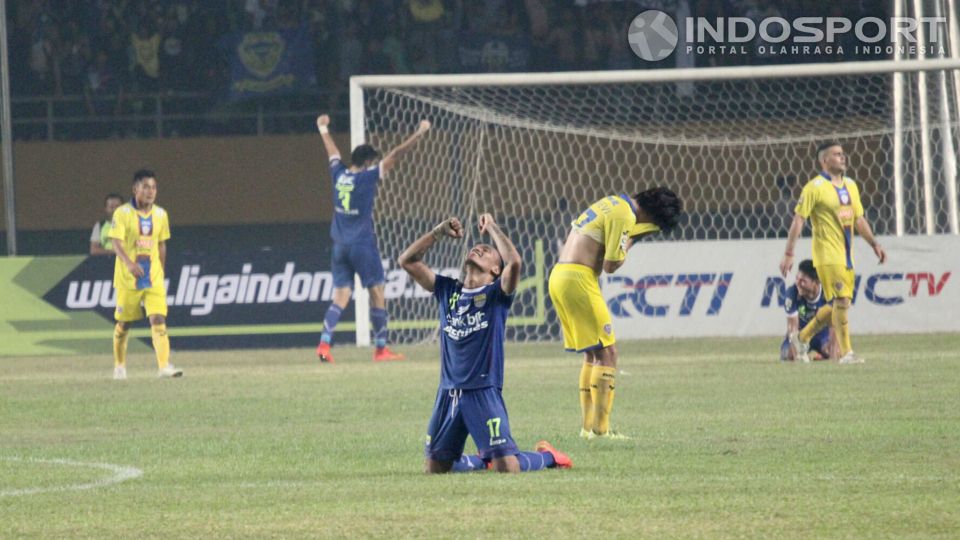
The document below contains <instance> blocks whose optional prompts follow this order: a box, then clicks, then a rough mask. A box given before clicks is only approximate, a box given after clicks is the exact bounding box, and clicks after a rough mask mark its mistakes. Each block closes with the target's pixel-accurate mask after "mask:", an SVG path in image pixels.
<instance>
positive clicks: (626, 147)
mask: <svg viewBox="0 0 960 540" xmlns="http://www.w3.org/2000/svg"><path fill="white" fill-rule="evenodd" d="M958 66H960V63H957V62H952V63H951V62H950V61H927V62H925V63H919V62H896V63H894V62H871V63H856V64H822V65H807V66H776V67H767V68H719V69H697V70H671V71H669V72H665V71H652V70H651V71H641V72H601V73H576V74H539V75H533V74H530V75H501V76H443V77H440V76H433V77H429V76H428V77H364V78H359V79H354V80H353V81H352V84H353V85H354V87H355V89H356V88H359V89H362V101H360V102H358V100H354V104H353V110H352V115H353V119H352V120H353V125H354V129H355V130H356V129H357V127H358V126H362V127H363V138H364V139H365V140H366V141H367V142H369V143H371V144H373V145H374V146H375V147H377V148H378V149H380V150H381V151H384V152H385V151H387V150H388V149H389V148H391V147H393V146H395V145H397V144H399V143H400V141H401V140H402V139H403V138H404V137H405V136H407V135H409V134H410V133H411V132H412V130H413V129H414V128H415V126H416V124H417V122H418V121H419V120H420V119H423V118H427V119H430V120H431V121H432V122H433V129H432V130H431V132H430V133H429V134H428V135H427V136H426V137H424V139H422V140H421V142H420V143H419V144H418V145H417V146H416V147H415V148H414V149H413V150H412V151H410V152H409V153H407V154H406V155H405V156H404V158H403V160H402V161H401V163H400V165H399V166H398V167H397V168H396V169H394V170H393V171H391V174H390V176H389V177H388V178H387V179H386V180H385V181H384V182H383V183H382V184H381V186H380V192H379V195H378V199H377V208H376V225H377V233H378V236H379V242H380V247H381V251H382V254H383V256H384V257H385V258H388V259H390V261H389V268H388V278H387V281H388V283H387V297H388V299H389V311H390V313H391V333H392V335H393V339H395V340H397V341H400V342H411V341H420V340H424V339H429V338H430V337H431V336H433V335H434V333H435V331H436V327H437V322H436V321H437V319H436V313H437V310H436V307H435V306H434V305H433V302H432V301H431V299H430V298H429V295H427V294H426V293H425V292H424V291H423V290H421V289H419V288H417V287H415V286H414V285H413V283H412V281H410V280H408V279H407V278H406V276H405V274H404V273H403V271H402V270H400V269H399V268H397V265H396V262H395V259H396V256H397V255H398V254H399V252H400V251H401V250H402V249H403V248H404V247H405V246H406V245H408V244H409V243H410V242H412V241H413V240H414V239H416V238H417V237H418V236H419V235H420V234H423V233H424V232H426V231H428V230H429V229H430V228H431V227H433V226H434V225H435V224H436V223H438V222H440V221H441V220H442V219H444V218H446V217H449V216H457V217H459V218H460V219H461V220H462V221H463V222H464V223H465V225H466V228H467V234H466V236H465V238H464V239H463V240H462V241H447V242H445V243H441V244H439V245H437V246H436V247H435V248H434V249H433V250H432V251H431V252H430V253H429V254H428V257H427V262H428V263H429V264H431V266H433V267H434V268H437V269H440V270H442V271H443V272H445V273H449V274H450V275H459V273H460V268H459V267H460V264H461V262H462V259H463V256H464V254H465V253H466V251H467V249H468V247H469V246H471V245H473V244H474V243H476V242H478V241H481V238H480V237H479V234H478V232H477V229H476V223H477V217H478V216H479V214H480V213H482V212H490V213H492V214H493V215H494V216H495V218H496V219H497V221H498V222H499V223H500V224H501V226H502V227H503V229H504V231H505V232H506V234H507V235H508V236H509V237H510V238H511V239H512V240H513V241H514V242H515V243H516V245H517V247H518V248H519V250H520V252H521V254H522V256H523V259H524V263H525V266H524V280H523V282H522V284H521V288H520V290H519V292H518V294H517V297H516V300H515V302H514V308H513V310H512V312H511V319H510V321H511V326H510V327H509V329H508V339H512V340H516V341H531V340H540V339H556V338H558V337H559V327H558V324H557V323H556V320H555V316H554V314H553V310H552V308H551V307H550V306H549V298H547V295H546V276H547V275H548V274H549V269H550V268H551V267H552V265H553V264H554V263H555V262H556V254H557V251H558V246H559V245H560V242H561V241H562V240H563V239H564V238H565V236H566V234H567V232H568V231H569V228H570V227H569V225H570V222H571V221H572V220H573V219H574V218H575V217H576V216H577V215H578V214H579V213H580V212H581V210H583V209H584V208H586V207H587V206H588V205H589V204H591V203H592V202H594V201H596V200H598V199H600V198H601V197H603V196H605V195H609V194H613V193H629V194H632V193H635V192H637V191H639V190H641V189H645V188H647V187H653V186H656V185H665V186H668V187H671V188H672V189H674V190H675V191H676V192H677V193H678V194H679V195H680V196H681V197H682V198H683V199H684V202H685V211H686V216H685V219H684V221H683V223H682V225H681V226H680V227H679V229H678V230H677V231H675V232H674V233H673V234H672V235H657V236H656V237H655V238H654V240H655V241H675V240H681V239H708V240H724V239H754V238H777V237H784V236H785V235H786V232H787V229H788V227H789V223H790V220H791V219H792V216H793V207H794V206H795V204H796V200H797V197H798V196H799V193H800V190H801V188H802V186H803V184H804V183H805V182H806V181H807V180H809V179H810V178H811V177H813V176H814V175H816V174H817V173H818V169H817V163H816V157H815V148H816V147H817V146H818V145H819V144H820V143H822V142H824V141H831V140H835V141H837V142H839V143H841V144H843V146H844V149H845V150H846V152H847V154H848V156H849V169H848V174H849V176H851V177H852V178H854V179H855V180H857V181H858V183H859V185H860V191H861V194H862V198H863V202H864V206H865V207H866V211H867V215H868V218H869V219H870V221H871V223H872V224H873V226H874V229H875V231H876V232H877V233H878V234H936V233H950V232H952V233H956V232H957V230H956V227H957V223H956V213H957V190H956V182H957V180H956V167H957V165H956V158H955V155H956V152H957V150H958V147H957V139H958V137H957V136H958V133H957V130H958V114H960V111H958V93H957V92H958V85H957V82H958V80H957V78H956V73H957V71H955V70H956V68H957V67H958ZM358 95H359V94H358ZM358 115H362V116H361V117H360V118H359V119H358V118H357V116H358ZM354 136H355V137H356V134H355V135H354ZM355 140H356V139H355Z"/></svg>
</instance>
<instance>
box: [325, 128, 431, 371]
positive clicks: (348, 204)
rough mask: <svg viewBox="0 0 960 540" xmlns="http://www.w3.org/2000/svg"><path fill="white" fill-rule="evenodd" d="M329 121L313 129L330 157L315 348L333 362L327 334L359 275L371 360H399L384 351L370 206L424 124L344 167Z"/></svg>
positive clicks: (383, 307)
mask: <svg viewBox="0 0 960 540" xmlns="http://www.w3.org/2000/svg"><path fill="white" fill-rule="evenodd" d="M329 125H330V117H329V116H327V115H325V114H324V115H321V116H320V117H318V118H317V129H318V130H319V131H320V137H321V138H322V139H323V146H324V148H326V150H327V155H328V156H329V157H330V175H331V177H332V179H333V210H334V214H333V223H332V224H331V226H330V237H331V238H333V257H332V259H333V260H332V261H331V264H330V269H331V271H332V272H333V302H332V303H331V304H330V307H329V308H327V312H326V314H325V315H324V317H323V333H322V334H321V335H320V343H319V344H318V345H317V356H318V357H319V358H320V361H321V362H329V363H333V354H332V353H331V352H330V348H331V347H332V346H333V332H334V330H335V329H336V327H337V323H338V322H339V321H340V314H341V313H342V312H343V310H344V309H346V307H347V303H349V302H350V296H351V295H352V294H353V276H354V275H355V274H359V275H360V284H361V285H363V287H364V288H365V289H367V290H368V291H369V292H370V323H371V325H372V326H373V341H374V344H375V345H376V347H377V348H376V351H375V352H374V354H373V361H374V362H383V361H388V360H403V355H402V354H398V353H395V352H393V351H391V350H390V349H389V348H387V337H388V335H387V303H386V299H385V298H384V295H383V283H384V281H385V279H384V274H383V264H382V263H381V262H380V250H379V249H378V248H377V235H376V233H375V232H374V230H373V203H374V199H375V198H376V196H377V186H378V185H379V183H380V180H381V179H382V178H384V177H385V176H386V175H387V173H388V172H390V169H392V168H393V167H394V166H396V164H397V161H399V159H400V156H401V155H402V154H403V153H404V152H406V151H407V150H409V149H410V148H411V147H412V146H413V145H414V143H416V142H417V140H418V139H420V137H422V136H423V134H424V133H426V132H427V130H429V129H430V122H429V121H427V120H422V121H421V122H420V125H419V127H418V128H417V131H416V132H415V133H414V134H413V135H411V136H409V137H407V140H405V141H403V143H401V144H400V145H399V146H397V147H396V148H394V149H393V150H391V151H390V152H388V153H387V155H386V156H385V157H384V158H383V159H382V160H381V159H380V153H379V152H377V150H376V149H374V148H373V147H372V146H370V145H369V144H361V145H359V146H357V147H356V148H354V149H353V152H352V153H351V155H350V166H349V167H347V166H346V165H345V164H344V163H343V162H342V161H341V160H340V150H339V149H338V148H337V145H336V143H335V142H334V141H333V137H331V136H330V128H329V127H328V126H329Z"/></svg>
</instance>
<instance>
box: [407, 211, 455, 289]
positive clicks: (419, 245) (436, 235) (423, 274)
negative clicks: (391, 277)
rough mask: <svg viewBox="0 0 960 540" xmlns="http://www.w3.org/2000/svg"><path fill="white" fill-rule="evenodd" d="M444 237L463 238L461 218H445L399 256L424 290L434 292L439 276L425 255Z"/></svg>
mask: <svg viewBox="0 0 960 540" xmlns="http://www.w3.org/2000/svg"><path fill="white" fill-rule="evenodd" d="M444 238H463V226H462V225H461V224H460V220H459V219H457V218H455V217H452V218H448V219H445V220H443V221H442V222H441V223H440V224H438V225H437V226H436V227H434V228H433V230H431V231H430V232H428V233H426V234H424V235H423V236H421V237H420V238H417V239H416V240H415V241H414V242H413V243H412V244H410V245H409V246H407V249H405V250H403V253H401V254H400V256H399V257H397V263H398V264H399V265H400V267H401V268H403V269H404V271H406V272H407V273H408V274H410V277H412V278H413V280H414V281H416V282H417V284H418V285H420V286H421V287H423V289H424V290H426V291H429V292H433V288H434V285H435V284H436V281H437V276H436V274H434V272H433V270H432V269H430V266H429V265H428V264H427V263H425V262H423V256H424V255H425V254H426V253H427V251H429V250H430V248H432V247H433V245H434V244H436V243H437V242H438V241H440V240H442V239H444Z"/></svg>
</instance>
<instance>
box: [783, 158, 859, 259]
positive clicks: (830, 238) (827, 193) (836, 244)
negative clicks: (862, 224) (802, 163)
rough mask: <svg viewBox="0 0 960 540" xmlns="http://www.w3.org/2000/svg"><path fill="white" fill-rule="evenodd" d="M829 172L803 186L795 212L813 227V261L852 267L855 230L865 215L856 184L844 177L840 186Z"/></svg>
mask: <svg viewBox="0 0 960 540" xmlns="http://www.w3.org/2000/svg"><path fill="white" fill-rule="evenodd" d="M831 180H832V179H831V178H830V175H828V174H827V173H825V172H824V173H820V174H819V175H817V176H815V177H814V178H812V179H811V180H810V181H809V182H807V185H805V186H804V187H803V192H802V193H801V194H800V201H799V202H798V203H797V207H796V210H795V211H796V213H797V214H799V215H801V216H803V217H804V218H808V219H810V223H811V225H812V226H813V264H814V266H816V267H818V268H819V267H820V265H827V264H835V265H843V266H846V267H847V268H853V229H854V223H855V222H856V220H857V218H859V217H861V216H863V205H862V204H861V203H860V190H859V189H857V184H856V183H855V182H854V181H853V180H852V179H851V178H847V177H842V180H843V184H842V185H841V186H840V187H837V186H835V185H834V184H833V182H832V181H831Z"/></svg>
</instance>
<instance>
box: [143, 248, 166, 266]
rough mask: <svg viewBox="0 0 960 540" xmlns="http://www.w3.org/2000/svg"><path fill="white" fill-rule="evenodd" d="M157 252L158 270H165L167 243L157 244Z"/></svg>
mask: <svg viewBox="0 0 960 540" xmlns="http://www.w3.org/2000/svg"><path fill="white" fill-rule="evenodd" d="M157 252H158V253H159V255H160V268H163V269H166V268H167V243H166V242H158V243H157ZM138 266H139V265H138Z"/></svg>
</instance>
